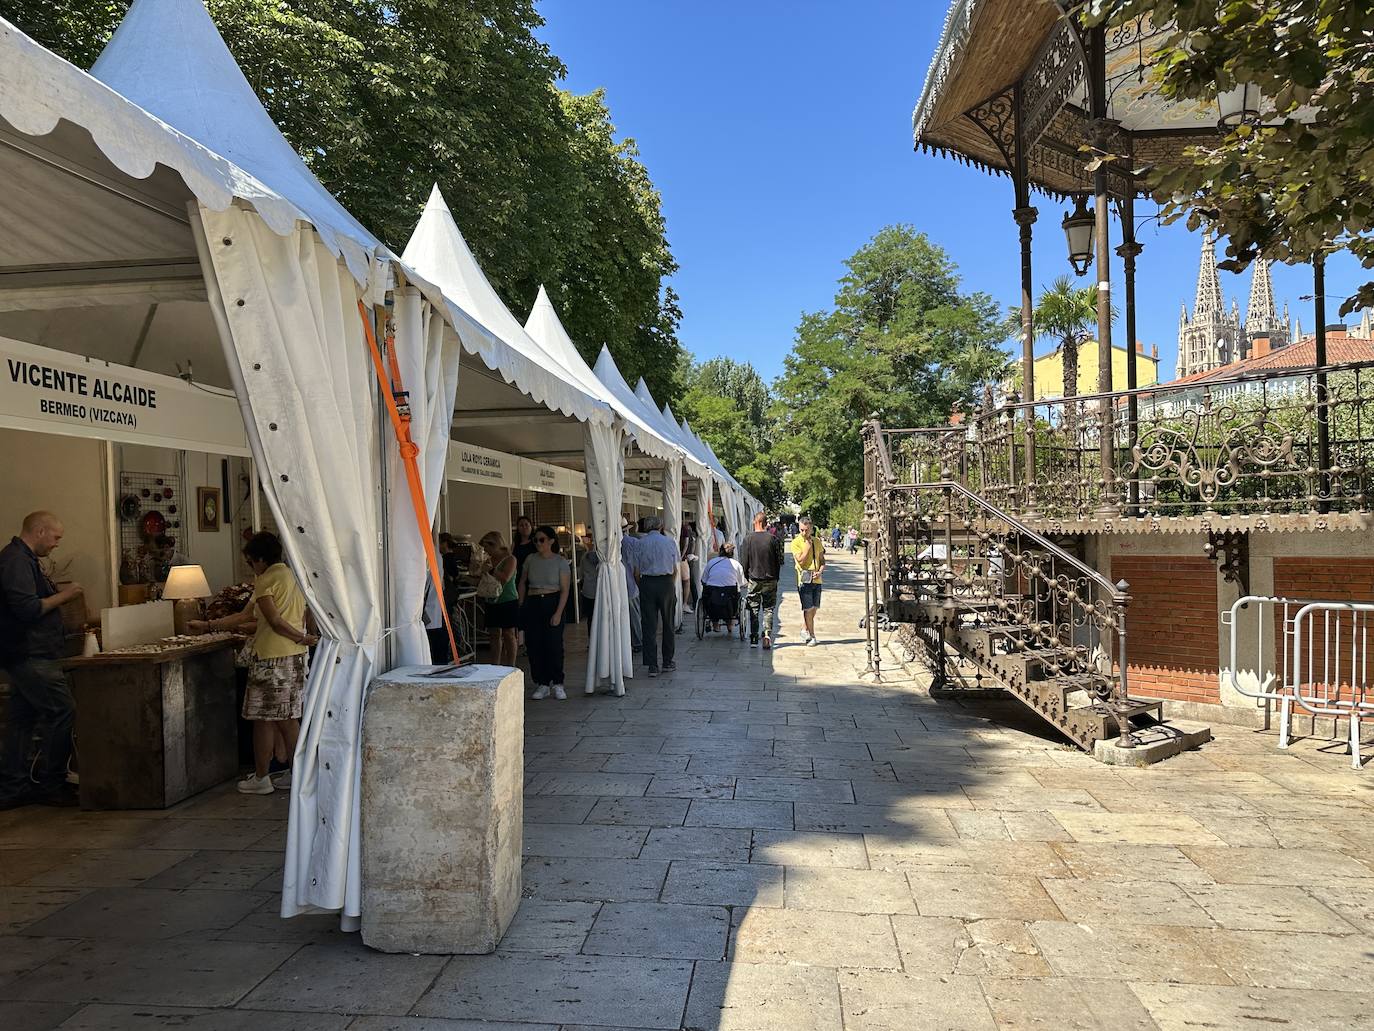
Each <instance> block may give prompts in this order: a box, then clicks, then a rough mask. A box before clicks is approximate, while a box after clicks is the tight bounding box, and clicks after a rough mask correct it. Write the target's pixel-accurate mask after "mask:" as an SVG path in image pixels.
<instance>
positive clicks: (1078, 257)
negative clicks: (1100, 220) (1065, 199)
mask: <svg viewBox="0 0 1374 1031" xmlns="http://www.w3.org/2000/svg"><path fill="white" fill-rule="evenodd" d="M1095 224H1096V219H1094V218H1093V213H1092V212H1091V211H1089V210H1088V208H1087V205H1086V203H1085V201H1084V198H1083V196H1082V195H1081V194H1080V195H1079V196H1078V197H1077V198H1076V206H1075V207H1074V209H1073V212H1072V213H1071V214H1070V213H1067V212H1066V213H1065V215H1064V237H1065V239H1066V240H1068V243H1069V264H1070V265H1072V266H1073V270H1074V272H1075V273H1076V274H1078V275H1080V276H1085V275H1087V274H1088V266H1089V265H1091V264H1092V263H1093V227H1094V225H1095Z"/></svg>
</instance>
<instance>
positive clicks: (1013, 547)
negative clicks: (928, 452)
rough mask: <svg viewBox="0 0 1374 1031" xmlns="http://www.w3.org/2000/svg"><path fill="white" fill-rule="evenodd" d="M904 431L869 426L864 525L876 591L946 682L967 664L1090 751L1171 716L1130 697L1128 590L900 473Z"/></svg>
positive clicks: (981, 508)
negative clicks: (896, 453)
mask: <svg viewBox="0 0 1374 1031" xmlns="http://www.w3.org/2000/svg"><path fill="white" fill-rule="evenodd" d="M906 432H908V431H900V430H884V429H883V428H882V427H881V426H880V425H879V424H878V423H877V422H876V421H870V422H868V423H866V424H865V426H864V461H865V510H866V511H865V519H866V522H867V524H868V525H867V526H866V532H867V533H868V538H869V541H870V542H871V543H870V548H871V549H873V554H874V556H875V559H876V563H877V570H876V574H877V575H876V576H875V578H874V579H875V581H876V590H877V592H878V595H879V597H878V598H877V599H876V600H877V602H878V605H879V607H880V608H881V610H882V611H883V612H884V613H885V614H886V616H887V618H888V620H889V621H890V622H893V623H897V624H903V625H904V629H905V630H906V636H907V639H908V641H909V642H911V643H912V644H914V645H915V646H916V648H917V649H918V650H919V652H921V653H924V656H923V657H924V661H925V662H926V663H927V664H928V665H929V666H930V667H931V669H932V672H933V673H934V675H935V678H936V683H935V686H945V684H946V683H947V682H948V679H949V677H950V676H951V675H952V674H960V675H962V674H963V672H964V671H969V670H971V671H972V674H971V675H972V677H973V679H974V680H975V681H976V682H977V683H978V684H979V685H980V686H983V685H984V682H985V681H990V682H991V684H992V685H993V686H996V687H1001V688H1003V689H1005V690H1006V691H1007V692H1008V693H1010V694H1011V695H1012V696H1013V697H1015V698H1017V699H1019V700H1020V701H1021V702H1023V703H1024V704H1025V705H1026V706H1028V707H1029V708H1030V709H1031V710H1032V711H1034V712H1035V713H1036V714H1037V715H1038V716H1040V717H1041V718H1042V719H1043V720H1044V721H1046V722H1047V723H1049V724H1050V725H1051V726H1052V727H1053V728H1054V729H1055V730H1057V731H1059V732H1060V733H1061V734H1063V735H1064V736H1065V737H1067V738H1068V739H1069V740H1070V741H1072V742H1073V743H1074V744H1076V745H1078V746H1079V747H1080V748H1083V749H1085V750H1087V751H1089V752H1091V751H1094V746H1095V744H1096V742H1098V741H1102V740H1107V739H1115V744H1116V746H1117V747H1119V748H1131V747H1133V746H1134V745H1135V744H1136V737H1135V736H1133V734H1134V733H1135V732H1136V731H1141V730H1147V729H1149V728H1153V727H1156V726H1158V725H1159V724H1161V723H1162V722H1163V711H1162V710H1163V703H1162V702H1160V701H1157V700H1150V699H1143V698H1134V697H1132V696H1131V695H1130V692H1129V690H1128V685H1127V673H1126V641H1127V637H1126V612H1127V608H1128V606H1129V604H1130V595H1129V594H1128V585H1127V584H1125V583H1124V582H1123V583H1116V584H1114V583H1112V582H1111V581H1110V580H1108V579H1107V578H1106V577H1104V576H1103V575H1102V574H1101V573H1099V572H1098V571H1097V570H1096V569H1094V568H1092V566H1090V565H1089V564H1088V563H1087V562H1085V561H1084V560H1083V559H1082V558H1079V557H1078V556H1075V555H1073V554H1070V552H1069V551H1067V550H1066V549H1065V548H1064V547H1061V546H1060V545H1059V544H1057V543H1055V542H1054V541H1052V540H1050V539H1049V538H1048V537H1046V536H1045V535H1043V534H1041V533H1039V532H1037V531H1035V530H1033V529H1031V528H1030V527H1028V526H1027V525H1026V524H1025V523H1023V522H1021V521H1020V520H1018V519H1017V518H1015V517H1014V516H1011V515H1009V514H1008V513H1006V512H1004V511H1002V510H1001V509H999V508H998V507H997V506H995V505H993V504H992V503H990V502H989V501H987V500H986V499H984V498H982V497H980V496H979V495H977V494H975V493H974V492H972V491H970V490H969V489H968V488H966V487H964V486H963V485H962V484H959V483H956V482H954V481H953V480H951V479H948V478H940V479H936V480H934V481H933V482H919V481H920V480H921V478H922V477H921V475H920V474H919V472H918V471H917V470H916V468H915V466H914V464H913V465H908V464H906V463H902V466H901V467H902V468H903V471H904V472H905V471H906V470H907V469H911V475H910V477H909V478H910V480H911V481H916V482H902V481H901V480H900V479H899V477H898V476H896V475H894V472H893V468H894V467H893V455H892V450H893V444H894V441H898V442H900V440H901V438H902V435H903V434H904V433H906Z"/></svg>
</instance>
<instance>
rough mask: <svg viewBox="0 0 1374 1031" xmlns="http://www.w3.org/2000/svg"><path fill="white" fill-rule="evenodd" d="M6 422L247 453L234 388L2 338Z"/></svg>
mask: <svg viewBox="0 0 1374 1031" xmlns="http://www.w3.org/2000/svg"><path fill="white" fill-rule="evenodd" d="M0 353H3V361H4V365H3V369H2V370H0V425H2V426H7V427H9V428H11V429H17V430H34V431H37V432H40V433H59V434H62V435H63V436H68V437H94V438H97V439H99V440H115V441H119V442H121V443H125V444H146V445H150V446H155V447H170V448H184V449H185V450H188V451H203V452H207V453H209V454H215V455H244V456H246V455H248V454H249V451H248V438H247V437H246V436H245V435H244V432H243V417H242V416H241V415H240V414H239V406H238V401H237V400H236V399H235V398H234V395H233V394H230V393H227V392H225V391H222V390H212V389H210V388H208V387H197V386H192V385H191V384H189V383H185V382H183V381H182V380H179V379H176V378H174V377H172V376H160V375H158V374H157V373H154V372H144V371H142V370H140V369H130V368H128V367H126V366H123V365H111V364H110V363H109V362H101V361H94V360H92V359H89V358H85V357H82V356H81V355H74V354H68V353H67V352H66V351H57V350H54V349H53V348H50V347H39V346H37V345H36V344H27V343H24V342H22V341H19V340H10V339H7V338H5V337H0Z"/></svg>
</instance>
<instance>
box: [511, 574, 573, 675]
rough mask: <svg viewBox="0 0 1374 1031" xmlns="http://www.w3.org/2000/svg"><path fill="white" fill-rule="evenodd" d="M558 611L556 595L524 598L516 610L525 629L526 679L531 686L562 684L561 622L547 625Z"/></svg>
mask: <svg viewBox="0 0 1374 1031" xmlns="http://www.w3.org/2000/svg"><path fill="white" fill-rule="evenodd" d="M557 611H558V595H556V594H541V595H537V596H531V597H528V598H526V599H525V605H524V608H522V609H521V610H520V615H521V625H522V626H523V627H524V628H525V651H526V653H527V654H528V655H529V659H530V679H531V680H533V681H534V683H535V685H536V686H538V685H541V684H549V685H553V684H561V683H563V620H561V619H560V620H559V621H558V625H557V626H549V620H551V619H553V614H554V613H555V612H557Z"/></svg>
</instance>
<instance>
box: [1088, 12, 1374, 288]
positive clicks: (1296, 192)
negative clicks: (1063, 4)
mask: <svg viewBox="0 0 1374 1031" xmlns="http://www.w3.org/2000/svg"><path fill="white" fill-rule="evenodd" d="M1083 15H1084V18H1085V20H1087V21H1089V22H1093V21H1098V20H1104V19H1105V20H1107V21H1108V22H1109V24H1113V25H1120V24H1124V23H1125V22H1128V21H1131V20H1133V19H1135V18H1138V17H1141V16H1146V17H1148V18H1150V19H1151V21H1153V23H1154V24H1156V25H1166V24H1171V23H1172V24H1174V25H1175V26H1176V31H1174V32H1173V33H1172V34H1171V35H1170V36H1169V37H1168V38H1167V40H1166V41H1165V42H1164V44H1163V48H1162V50H1161V52H1160V55H1159V60H1158V62H1157V63H1156V66H1155V69H1154V74H1155V76H1156V81H1157V82H1158V84H1159V89H1160V91H1161V93H1162V94H1163V95H1164V96H1165V97H1169V98H1172V99H1178V100H1204V101H1208V102H1210V101H1213V100H1214V99H1215V97H1216V95H1217V89H1218V87H1220V88H1222V89H1229V88H1230V87H1232V86H1234V85H1235V84H1237V83H1243V82H1248V83H1253V84H1255V85H1258V86H1259V87H1260V90H1261V91H1262V93H1263V94H1264V97H1265V101H1264V104H1263V105H1262V110H1261V112H1260V113H1261V117H1262V125H1261V126H1248V125H1242V126H1239V127H1238V128H1236V129H1234V130H1233V131H1231V132H1228V133H1226V134H1225V135H1223V136H1221V137H1219V138H1217V139H1215V140H1213V139H1202V140H1200V141H1199V142H1198V143H1196V144H1194V145H1193V146H1191V147H1189V148H1188V150H1187V152H1186V157H1185V160H1184V161H1183V162H1182V163H1181V164H1180V165H1179V167H1176V168H1164V167H1157V168H1153V169H1150V170H1149V171H1148V182H1149V184H1150V186H1151V188H1152V189H1153V191H1154V194H1155V197H1156V199H1158V200H1159V202H1160V203H1161V204H1162V205H1163V206H1164V216H1165V218H1164V220H1165V221H1166V222H1169V221H1174V220H1176V219H1179V218H1183V217H1186V218H1187V220H1188V225H1189V227H1190V228H1194V229H1196V228H1197V227H1198V226H1199V225H1201V224H1203V223H1210V224H1211V225H1214V226H1215V227H1216V228H1217V229H1218V230H1219V231H1220V232H1222V233H1223V234H1225V235H1226V237H1227V238H1228V243H1227V247H1226V252H1227V254H1228V255H1230V257H1229V258H1228V259H1227V260H1226V261H1223V262H1220V264H1221V266H1222V267H1224V268H1229V269H1231V270H1232V271H1239V270H1240V269H1242V268H1244V267H1245V265H1246V264H1248V263H1249V262H1250V261H1251V260H1253V259H1254V258H1255V256H1256V255H1259V254H1263V255H1264V256H1265V257H1268V258H1273V259H1277V260H1279V261H1285V262H1304V261H1309V260H1311V258H1312V257H1313V255H1315V254H1318V253H1321V252H1324V251H1327V250H1331V249H1339V248H1344V249H1348V250H1350V251H1351V252H1352V253H1353V254H1354V255H1355V256H1356V257H1357V258H1359V259H1360V261H1361V263H1362V264H1363V265H1364V267H1365V268H1374V237H1372V236H1371V230H1372V229H1374V74H1371V73H1372V72H1374V53H1371V45H1370V38H1371V34H1374V8H1371V6H1370V4H1369V3H1367V2H1356V3H1352V2H1350V0H1090V2H1088V3H1086V4H1085V6H1084V11H1083ZM1371 303H1374V282H1367V283H1365V284H1363V285H1361V286H1360V287H1359V289H1358V290H1357V291H1356V292H1355V293H1354V294H1352V295H1351V296H1350V297H1348V298H1347V299H1346V301H1345V302H1344V304H1343V305H1342V306H1341V314H1342V315H1345V314H1348V313H1349V312H1351V311H1353V310H1355V309H1356V308H1358V307H1361V306H1364V305H1368V304H1371Z"/></svg>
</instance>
